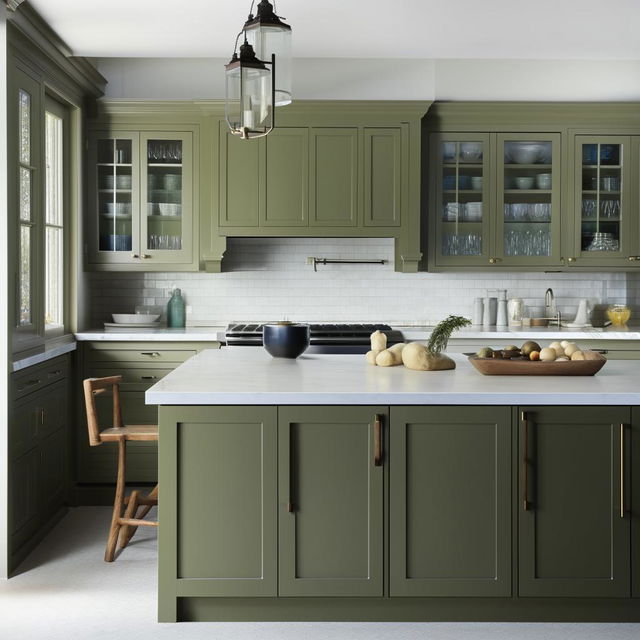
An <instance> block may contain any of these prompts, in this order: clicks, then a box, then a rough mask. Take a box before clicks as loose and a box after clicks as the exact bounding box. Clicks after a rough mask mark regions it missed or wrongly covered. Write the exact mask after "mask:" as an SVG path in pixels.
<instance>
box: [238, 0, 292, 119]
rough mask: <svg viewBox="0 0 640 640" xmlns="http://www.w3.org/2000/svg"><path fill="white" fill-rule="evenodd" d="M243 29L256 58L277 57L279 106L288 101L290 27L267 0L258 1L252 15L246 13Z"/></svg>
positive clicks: (277, 99)
mask: <svg viewBox="0 0 640 640" xmlns="http://www.w3.org/2000/svg"><path fill="white" fill-rule="evenodd" d="M274 4H275V3H274ZM252 8H253V4H252ZM243 31H244V33H245V36H246V38H247V41H248V42H249V44H250V45H251V46H252V47H253V50H254V51H255V54H256V56H258V58H260V59H261V60H269V59H270V58H271V56H272V55H275V56H276V60H277V62H278V78H277V80H276V92H275V93H276V99H275V105H276V107H281V106H284V105H286V104H289V103H290V102H291V27H290V26H289V25H288V24H285V23H284V22H283V21H282V18H280V17H279V16H277V15H276V13H275V10H274V7H273V5H272V4H271V3H270V2H269V0H261V2H259V3H258V7H257V12H256V16H255V18H254V17H253V16H252V15H251V13H250V14H249V19H248V20H247V21H246V22H245V23H244V27H243Z"/></svg>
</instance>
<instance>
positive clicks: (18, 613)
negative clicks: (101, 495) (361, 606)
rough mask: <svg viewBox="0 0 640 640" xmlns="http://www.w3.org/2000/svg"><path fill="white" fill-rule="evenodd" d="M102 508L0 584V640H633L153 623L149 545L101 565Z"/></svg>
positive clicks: (521, 629)
mask: <svg viewBox="0 0 640 640" xmlns="http://www.w3.org/2000/svg"><path fill="white" fill-rule="evenodd" d="M109 517H110V509H108V508H106V507H81V508H77V509H72V510H71V512H70V513H69V515H67V516H66V517H65V518H64V519H63V520H62V522H60V524H59V525H58V526H57V527H56V528H55V529H54V531H53V532H52V533H51V534H50V535H49V536H48V537H47V538H46V540H45V541H44V542H43V543H42V544H41V545H40V546H39V547H38V548H37V549H36V550H35V551H34V552H33V553H32V554H31V555H30V556H29V558H27V560H26V561H25V562H24V563H23V565H22V566H21V568H20V573H19V574H18V575H16V576H15V577H14V578H12V579H11V580H8V581H5V582H2V581H0V638H1V639H2V640H23V639H25V640H26V639H27V638H28V639H30V640H31V639H39V638H42V639H46V640H63V639H64V640H102V639H103V638H104V639H105V640H107V639H108V640H114V638H127V637H129V638H135V640H147V639H151V638H153V639H154V640H155V639H157V638H160V639H164V638H169V639H173V638H179V639H182V638H188V639H189V640H191V639H194V640H199V639H200V638H202V639H205V638H206V639H207V640H245V639H248V638H251V639H255V638H259V639H260V640H299V639H300V638H301V637H303V638H304V640H334V639H335V640H352V639H353V640H360V639H362V640H364V639H366V640H387V639H389V640H391V639H393V640H484V639H491V640H495V639H504V640H520V639H522V640H534V639H535V640H538V639H540V640H542V639H544V640H605V639H606V640H627V639H628V640H632V639H633V640H638V638H640V624H478V623H465V624H448V623H429V624H413V623H411V624H409V623H403V624H396V623H242V624H240V623H181V624H158V623H157V622H156V562H155V555H156V537H155V531H153V530H149V529H141V530H139V531H138V533H137V534H136V537H135V538H134V539H133V541H132V543H131V546H130V547H129V548H128V549H126V550H125V552H124V554H123V555H122V557H120V558H119V559H117V560H116V562H114V563H113V564H106V563H105V562H103V560H102V554H103V552H104V538H105V533H106V531H107V525H108V522H109Z"/></svg>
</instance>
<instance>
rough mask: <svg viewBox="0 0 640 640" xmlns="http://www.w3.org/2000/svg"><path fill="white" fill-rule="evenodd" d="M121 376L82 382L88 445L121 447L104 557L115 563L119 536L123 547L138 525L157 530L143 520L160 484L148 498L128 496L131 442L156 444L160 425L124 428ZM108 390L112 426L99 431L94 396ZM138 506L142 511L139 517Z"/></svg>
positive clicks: (153, 502)
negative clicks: (105, 443) (127, 469)
mask: <svg viewBox="0 0 640 640" xmlns="http://www.w3.org/2000/svg"><path fill="white" fill-rule="evenodd" d="M121 381H122V376H109V377H106V378H87V379H86V380H85V381H84V382H83V387H84V399H85V404H86V408H87V426H88V429H89V444H90V445H91V446H92V447H97V446H98V445H101V444H102V443H103V442H116V443H117V444H118V473H117V479H116V496H115V500H114V503H113V515H112V517H111V528H110V529H109V537H108V539H107V549H106V551H105V554H104V559H105V562H113V560H114V557H115V551H116V544H117V542H118V536H119V537H120V548H124V547H126V546H127V544H128V543H129V540H131V538H132V536H133V534H134V533H135V532H136V530H137V528H138V527H139V526H145V527H157V526H158V523H157V522H156V521H153V520H144V517H145V516H146V515H147V514H148V513H149V511H150V510H151V507H153V506H154V505H157V504H158V485H156V486H155V487H154V488H153V489H152V490H151V491H150V492H149V493H148V494H147V495H141V494H140V492H139V491H135V490H134V491H132V492H131V495H130V496H128V497H125V495H124V493H125V461H126V451H127V449H126V447H127V441H128V440H136V441H146V442H150V441H157V440H158V425H155V424H153V425H150V424H144V425H126V426H125V425H124V424H123V422H122V412H121V409H120V382H121ZM108 389H111V390H112V394H113V427H110V428H108V429H103V430H100V426H99V424H98V414H97V411H96V402H95V396H97V395H99V394H101V393H104V392H105V391H107V390H108ZM138 507H142V510H141V512H140V514H139V516H137V511H138Z"/></svg>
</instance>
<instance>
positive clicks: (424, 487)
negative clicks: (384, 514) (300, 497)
mask: <svg viewBox="0 0 640 640" xmlns="http://www.w3.org/2000/svg"><path fill="white" fill-rule="evenodd" d="M389 449H390V467H391V479H390V495H389V509H390V512H389V523H390V531H389V536H390V543H389V544H390V552H389V555H390V559H389V563H390V586H389V592H390V595H391V596H392V597H393V596H464V597H469V596H481V597H489V596H491V597H498V596H503V597H506V596H510V595H511V554H512V550H511V484H512V483H511V455H512V454H511V409H510V407H437V406H434V407H392V408H391V443H390V446H389Z"/></svg>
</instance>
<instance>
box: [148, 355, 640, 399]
mask: <svg viewBox="0 0 640 640" xmlns="http://www.w3.org/2000/svg"><path fill="white" fill-rule="evenodd" d="M452 357H453V359H454V360H455V361H456V363H457V368H456V369H455V370H451V371H429V372H427V371H411V370H409V369H406V368H405V367H403V366H398V367H386V368H385V367H372V366H371V365H369V364H367V363H366V361H365V359H364V356H361V355H308V356H305V355H303V356H301V357H300V358H298V359H297V360H288V359H283V358H272V357H271V356H270V355H269V354H268V353H267V352H266V351H264V350H263V349H240V350H233V349H221V350H219V349H218V350H214V349H207V350H205V351H202V352H201V353H200V354H199V355H197V356H194V357H193V358H191V359H190V360H187V361H186V362H185V363H183V364H181V365H180V366H179V367H178V368H177V369H175V370H174V371H172V372H171V373H169V374H168V375H167V376H166V377H164V378H163V379H162V380H160V381H159V382H157V383H156V384H155V385H154V386H153V387H151V388H150V389H149V390H148V391H147V392H146V394H145V399H146V403H147V404H161V405H225V404H230V405H239V404H246V405H260V404H267V405H287V404H291V405H323V404H324V405H340V404H344V405H365V404H371V405H376V404H383V405H394V404H395V405H420V404H450V405H474V404H478V405H518V404H521V405H536V404H540V405H541V404H551V405H640V385H639V384H638V379H639V378H640V361H635V360H611V361H609V362H607V363H606V364H605V366H604V367H603V368H602V369H601V371H600V372H599V373H598V374H597V375H595V376H584V377H579V376H575V377H574V376H571V377H569V376H567V377H563V376H557V377H556V376H483V375H482V374H480V373H479V372H478V371H476V370H475V369H474V368H473V366H472V365H471V364H470V363H469V362H468V361H467V359H466V357H465V356H463V355H461V354H453V355H452Z"/></svg>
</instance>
